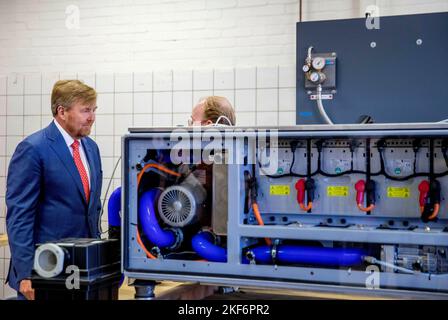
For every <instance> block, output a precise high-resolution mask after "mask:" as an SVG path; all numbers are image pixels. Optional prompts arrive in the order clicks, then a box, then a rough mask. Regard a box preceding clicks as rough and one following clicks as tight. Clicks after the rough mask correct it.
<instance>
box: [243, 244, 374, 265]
mask: <svg viewBox="0 0 448 320" xmlns="http://www.w3.org/2000/svg"><path fill="white" fill-rule="evenodd" d="M276 250H277V253H276V257H275V260H276V262H278V263H280V264H295V263H297V264H313V265H319V266H339V267H349V266H355V265H360V264H362V262H363V257H364V256H365V255H366V252H365V251H364V250H362V249H357V248H322V247H306V246H297V245H279V246H277V249H276ZM250 251H252V252H253V254H254V256H255V257H254V258H255V261H256V262H257V263H261V264H271V263H273V258H272V247H270V246H266V245H263V246H259V247H255V248H253V249H251V250H250ZM243 263H249V261H248V260H247V258H246V257H244V258H243Z"/></svg>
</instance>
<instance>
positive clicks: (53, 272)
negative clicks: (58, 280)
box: [34, 243, 65, 278]
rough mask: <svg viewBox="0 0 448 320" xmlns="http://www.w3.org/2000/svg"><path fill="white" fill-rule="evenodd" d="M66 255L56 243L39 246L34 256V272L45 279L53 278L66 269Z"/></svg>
mask: <svg viewBox="0 0 448 320" xmlns="http://www.w3.org/2000/svg"><path fill="white" fill-rule="evenodd" d="M64 258H65V253H64V250H62V248H61V247H59V246H58V245H56V244H54V243H46V244H43V245H41V246H39V247H38V248H37V249H36V252H35V254H34V270H35V271H36V273H37V274H38V275H39V276H41V277H43V278H53V277H56V276H58V275H59V274H61V272H62V270H63V269H64Z"/></svg>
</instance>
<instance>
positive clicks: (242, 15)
mask: <svg viewBox="0 0 448 320" xmlns="http://www.w3.org/2000/svg"><path fill="white" fill-rule="evenodd" d="M369 4H376V5H378V6H379V7H380V10H381V11H380V12H381V14H382V15H393V14H409V13H422V12H436V11H447V10H448V1H447V0H359V1H352V0H303V19H304V20H322V19H341V18H355V17H361V16H363V15H364V10H365V8H366V6H367V5H369ZM69 5H76V6H78V8H79V17H80V21H79V22H80V29H74V30H69V29H67V28H66V20H67V19H68V18H69V17H70V14H66V11H65V10H66V8H67V7H68V6H69ZM298 17H299V1H298V0H226V1H224V0H164V1H162V0H134V1H131V0H121V1H120V0H115V1H110V0H97V1H88V0H78V1H76V0H75V1H56V0H53V1H51V0H47V1H37V0H17V1H1V2H0V46H1V48H2V50H1V51H0V73H11V72H45V73H46V72H51V71H55V72H68V73H78V72H84V71H85V72H92V71H94V72H138V71H141V70H156V69H165V70H166V69H178V68H180V67H182V68H184V67H185V66H188V67H189V68H200V67H204V68H217V67H219V68H223V67H239V66H262V65H279V64H280V65H291V64H293V63H294V59H295V23H296V22H297V20H298ZM69 21H70V20H69Z"/></svg>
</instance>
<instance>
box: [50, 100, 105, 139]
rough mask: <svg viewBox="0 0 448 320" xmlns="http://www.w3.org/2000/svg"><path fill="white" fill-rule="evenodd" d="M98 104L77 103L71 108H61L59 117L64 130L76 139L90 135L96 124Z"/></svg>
mask: <svg viewBox="0 0 448 320" xmlns="http://www.w3.org/2000/svg"><path fill="white" fill-rule="evenodd" d="M96 108H97V107H96V102H94V103H92V104H91V105H88V104H85V103H83V102H76V103H74V104H73V105H72V107H71V108H69V109H66V108H64V107H59V109H58V114H57V117H58V118H59V119H60V120H61V121H62V123H61V121H60V122H59V123H61V125H62V126H63V127H64V129H65V130H66V131H67V132H68V133H69V134H70V135H71V136H72V138H74V139H81V138H83V137H87V136H88V135H89V134H90V131H91V129H92V125H93V123H94V122H95V111H96Z"/></svg>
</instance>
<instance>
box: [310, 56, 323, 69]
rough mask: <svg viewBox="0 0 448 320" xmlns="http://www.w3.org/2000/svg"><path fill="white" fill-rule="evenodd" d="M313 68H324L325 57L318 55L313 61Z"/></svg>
mask: <svg viewBox="0 0 448 320" xmlns="http://www.w3.org/2000/svg"><path fill="white" fill-rule="evenodd" d="M312 65H313V68H314V69H316V70H322V69H323V68H324V67H325V59H324V58H322V57H316V58H314V59H313V62H312Z"/></svg>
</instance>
